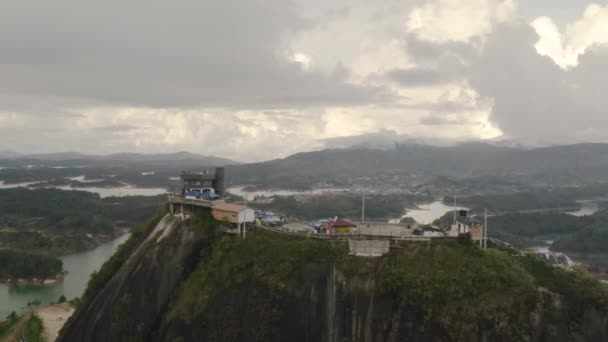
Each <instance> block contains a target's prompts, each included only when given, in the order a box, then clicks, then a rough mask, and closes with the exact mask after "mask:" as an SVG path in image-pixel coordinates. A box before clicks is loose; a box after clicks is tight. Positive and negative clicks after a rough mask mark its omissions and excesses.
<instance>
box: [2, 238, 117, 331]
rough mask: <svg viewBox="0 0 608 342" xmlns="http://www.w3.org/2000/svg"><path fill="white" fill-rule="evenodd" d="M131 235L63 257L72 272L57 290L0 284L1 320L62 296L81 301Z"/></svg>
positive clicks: (52, 287) (66, 268)
mask: <svg viewBox="0 0 608 342" xmlns="http://www.w3.org/2000/svg"><path fill="white" fill-rule="evenodd" d="M128 238H129V234H126V235H123V236H121V237H119V238H118V239H115V240H113V241H110V242H108V243H106V244H103V245H101V246H99V247H97V248H95V249H94V250H91V251H88V252H82V253H77V254H71V255H66V256H64V257H61V258H60V259H61V260H63V268H64V269H65V270H67V271H68V272H69V274H68V275H67V276H66V277H65V279H64V280H63V281H62V282H61V283H59V284H57V285H54V286H48V287H40V286H25V287H18V286H8V285H5V284H0V320H3V319H4V318H5V317H6V316H7V315H8V314H9V313H10V312H11V311H17V312H22V311H25V310H27V303H28V302H33V301H40V302H42V305H46V304H49V303H50V302H57V300H58V299H59V297H61V296H62V295H64V296H66V298H67V299H73V298H75V297H80V296H81V295H82V294H83V293H84V290H85V288H86V286H87V282H88V281H89V278H90V276H91V273H93V271H96V270H99V268H100V267H101V265H103V263H104V262H106V260H108V259H109V258H110V257H111V256H112V254H114V251H115V250H116V247H118V246H119V245H120V244H121V243H123V242H125V241H126V240H127V239H128Z"/></svg>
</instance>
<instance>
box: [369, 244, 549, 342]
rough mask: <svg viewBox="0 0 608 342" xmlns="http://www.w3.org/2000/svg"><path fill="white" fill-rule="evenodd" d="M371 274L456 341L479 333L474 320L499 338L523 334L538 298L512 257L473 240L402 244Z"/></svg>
mask: <svg viewBox="0 0 608 342" xmlns="http://www.w3.org/2000/svg"><path fill="white" fill-rule="evenodd" d="M377 276H378V279H379V286H380V289H381V290H382V291H385V292H389V293H395V294H396V295H398V296H399V297H400V298H401V301H402V303H404V304H406V305H412V306H415V307H419V308H421V309H422V310H423V312H425V314H426V317H427V319H429V320H435V321H438V322H439V323H440V324H441V325H442V326H443V327H444V328H445V329H446V331H447V332H448V333H449V335H450V336H451V337H452V338H453V339H454V340H461V341H472V340H475V339H476V336H479V328H480V326H479V322H486V324H488V325H490V326H491V327H492V329H493V331H495V334H496V335H497V336H500V337H501V338H502V339H503V340H512V339H515V338H516V337H518V336H519V337H520V336H525V335H526V332H527V331H529V330H530V327H529V320H528V313H529V312H531V311H532V310H533V308H534V305H535V302H536V300H537V298H538V295H537V291H536V286H535V284H534V278H533V277H532V276H530V274H528V273H527V272H526V271H525V270H524V269H523V268H522V267H521V266H520V265H519V264H518V263H517V261H516V260H515V259H514V258H513V257H511V256H509V255H507V254H506V253H503V252H501V251H498V250H493V249H488V250H485V251H484V250H481V249H480V248H478V247H476V246H474V245H463V244H458V243H452V242H450V243H440V244H438V245H436V246H434V247H432V248H424V247H418V248H404V249H401V250H399V251H398V252H396V253H394V254H392V255H390V256H388V257H386V258H384V259H383V260H382V261H381V267H380V270H379V273H378V275H377Z"/></svg>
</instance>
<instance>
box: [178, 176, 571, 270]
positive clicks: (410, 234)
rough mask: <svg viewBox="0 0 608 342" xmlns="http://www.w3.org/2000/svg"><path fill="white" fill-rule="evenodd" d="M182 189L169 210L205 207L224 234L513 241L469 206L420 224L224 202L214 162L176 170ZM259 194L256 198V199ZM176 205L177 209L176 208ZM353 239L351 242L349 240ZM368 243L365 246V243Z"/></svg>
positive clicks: (554, 260) (559, 262)
mask: <svg viewBox="0 0 608 342" xmlns="http://www.w3.org/2000/svg"><path fill="white" fill-rule="evenodd" d="M180 178H181V180H182V190H181V193H180V194H171V195H170V196H169V203H170V206H171V212H172V213H176V212H177V211H179V213H180V214H181V215H183V214H184V206H186V207H187V206H198V207H207V208H210V209H211V212H212V215H213V217H214V218H215V219H216V220H218V221H220V222H223V232H224V233H227V234H233V235H238V236H240V237H242V238H245V237H246V234H247V230H250V229H256V228H262V229H267V230H271V231H275V232H277V233H286V234H300V235H307V236H311V237H313V238H314V237H318V238H344V239H349V243H350V241H351V240H361V239H366V240H365V241H367V245H366V246H369V244H370V243H372V242H373V241H384V240H386V241H390V240H395V241H426V242H430V241H432V240H434V239H456V238H459V237H462V236H468V237H470V239H471V241H472V242H473V243H476V244H478V245H479V246H480V247H482V248H487V246H488V242H490V244H493V245H494V246H497V247H500V248H507V249H511V250H514V251H515V249H514V248H513V246H511V245H510V244H508V243H504V242H502V241H499V240H497V239H489V238H488V233H487V228H488V224H487V213H486V216H484V217H483V218H480V217H478V216H473V215H471V213H470V212H469V210H465V209H459V210H454V211H453V222H452V223H451V224H447V225H446V224H439V223H432V224H421V223H418V222H415V221H414V222H409V223H404V222H392V223H391V222H369V221H365V212H364V210H365V206H364V205H362V208H361V210H362V215H361V220H360V221H358V222H357V221H354V220H351V219H349V218H344V217H338V216H335V217H324V218H318V219H314V220H309V221H302V220H298V219H296V218H293V217H290V216H289V214H287V213H276V212H273V211H269V210H259V209H254V208H252V207H250V204H253V205H255V204H256V201H254V202H252V203H247V201H244V202H240V203H232V202H227V199H226V197H227V196H226V195H227V193H226V185H225V170H224V168H221V167H218V168H216V169H215V170H214V171H209V170H205V171H201V172H182V174H181V177H180ZM332 194H333V192H327V193H321V194H311V195H308V196H328V195H329V196H331V195H332ZM263 200H264V198H258V199H257V202H258V203H259V201H263ZM177 207H179V209H177ZM352 245H353V244H352V243H351V246H352ZM365 248H368V247H365ZM388 251H389V249H386V250H385V251H384V252H382V253H378V252H377V251H376V250H374V252H371V253H357V252H356V248H355V249H354V252H353V253H354V254H357V255H362V256H380V255H382V254H385V253H387V252H388ZM519 253H520V254H521V255H522V256H523V255H532V256H534V257H535V258H537V259H539V260H543V261H546V262H548V263H549V264H551V265H554V266H556V267H562V268H571V267H575V266H577V264H576V263H575V262H573V261H572V260H571V259H570V258H569V257H568V256H566V255H565V254H563V253H553V252H550V251H549V250H546V251H530V250H524V251H520V252H519Z"/></svg>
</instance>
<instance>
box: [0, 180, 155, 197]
mask: <svg viewBox="0 0 608 342" xmlns="http://www.w3.org/2000/svg"><path fill="white" fill-rule="evenodd" d="M73 178H79V177H73ZM88 182H91V181H88ZM36 183H37V182H33V183H15V184H4V182H0V189H10V188H18V187H27V186H28V185H31V184H36ZM48 188H53V189H61V190H72V191H88V192H94V193H97V194H99V196H101V198H105V197H113V196H114V197H125V196H156V195H162V194H166V193H167V189H165V188H139V187H136V186H132V185H125V186H122V187H113V188H103V187H82V188H73V187H71V186H69V185H63V186H49V187H48Z"/></svg>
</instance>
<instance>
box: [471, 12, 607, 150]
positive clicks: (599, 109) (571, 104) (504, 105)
mask: <svg viewBox="0 0 608 342" xmlns="http://www.w3.org/2000/svg"><path fill="white" fill-rule="evenodd" d="M537 40H538V36H537V34H536V33H535V32H534V31H533V30H532V28H530V27H529V26H528V25H525V24H511V25H501V26H499V27H497V28H496V29H495V30H494V32H493V33H492V34H491V35H490V36H489V37H488V38H487V42H486V45H485V47H484V49H483V51H482V53H481V54H480V55H479V56H478V57H477V58H475V59H474V60H473V61H472V63H471V69H470V72H469V76H468V79H469V81H470V83H471V85H472V86H473V87H474V88H475V89H476V90H477V91H478V92H479V93H480V94H481V95H482V96H485V97H488V98H491V99H492V100H493V101H494V108H493V111H492V117H491V118H492V121H494V122H496V123H497V124H498V125H499V126H500V128H501V129H502V131H503V132H504V133H505V134H506V135H508V136H511V137H514V138H517V139H521V140H527V141H532V142H535V141H537V142H545V143H570V142H581V141H608V138H607V136H606V135H605V127H606V126H607V125H608V117H607V116H606V115H605V109H606V108H608V97H606V96H605V95H604V94H603V92H602V90H601V89H603V87H604V80H603V79H602V77H599V75H606V74H608V62H607V61H608V58H606V57H608V49H607V47H606V46H603V47H597V48H595V49H591V50H590V51H588V52H587V53H586V54H585V55H584V56H582V57H581V58H580V60H579V65H578V67H575V68H573V69H571V70H569V71H565V70H563V69H560V68H559V67H558V66H557V65H556V64H555V63H554V62H553V61H552V60H551V59H550V58H548V57H544V56H540V55H539V54H538V53H537V52H536V50H535V48H534V44H535V43H536V41H537Z"/></svg>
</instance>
